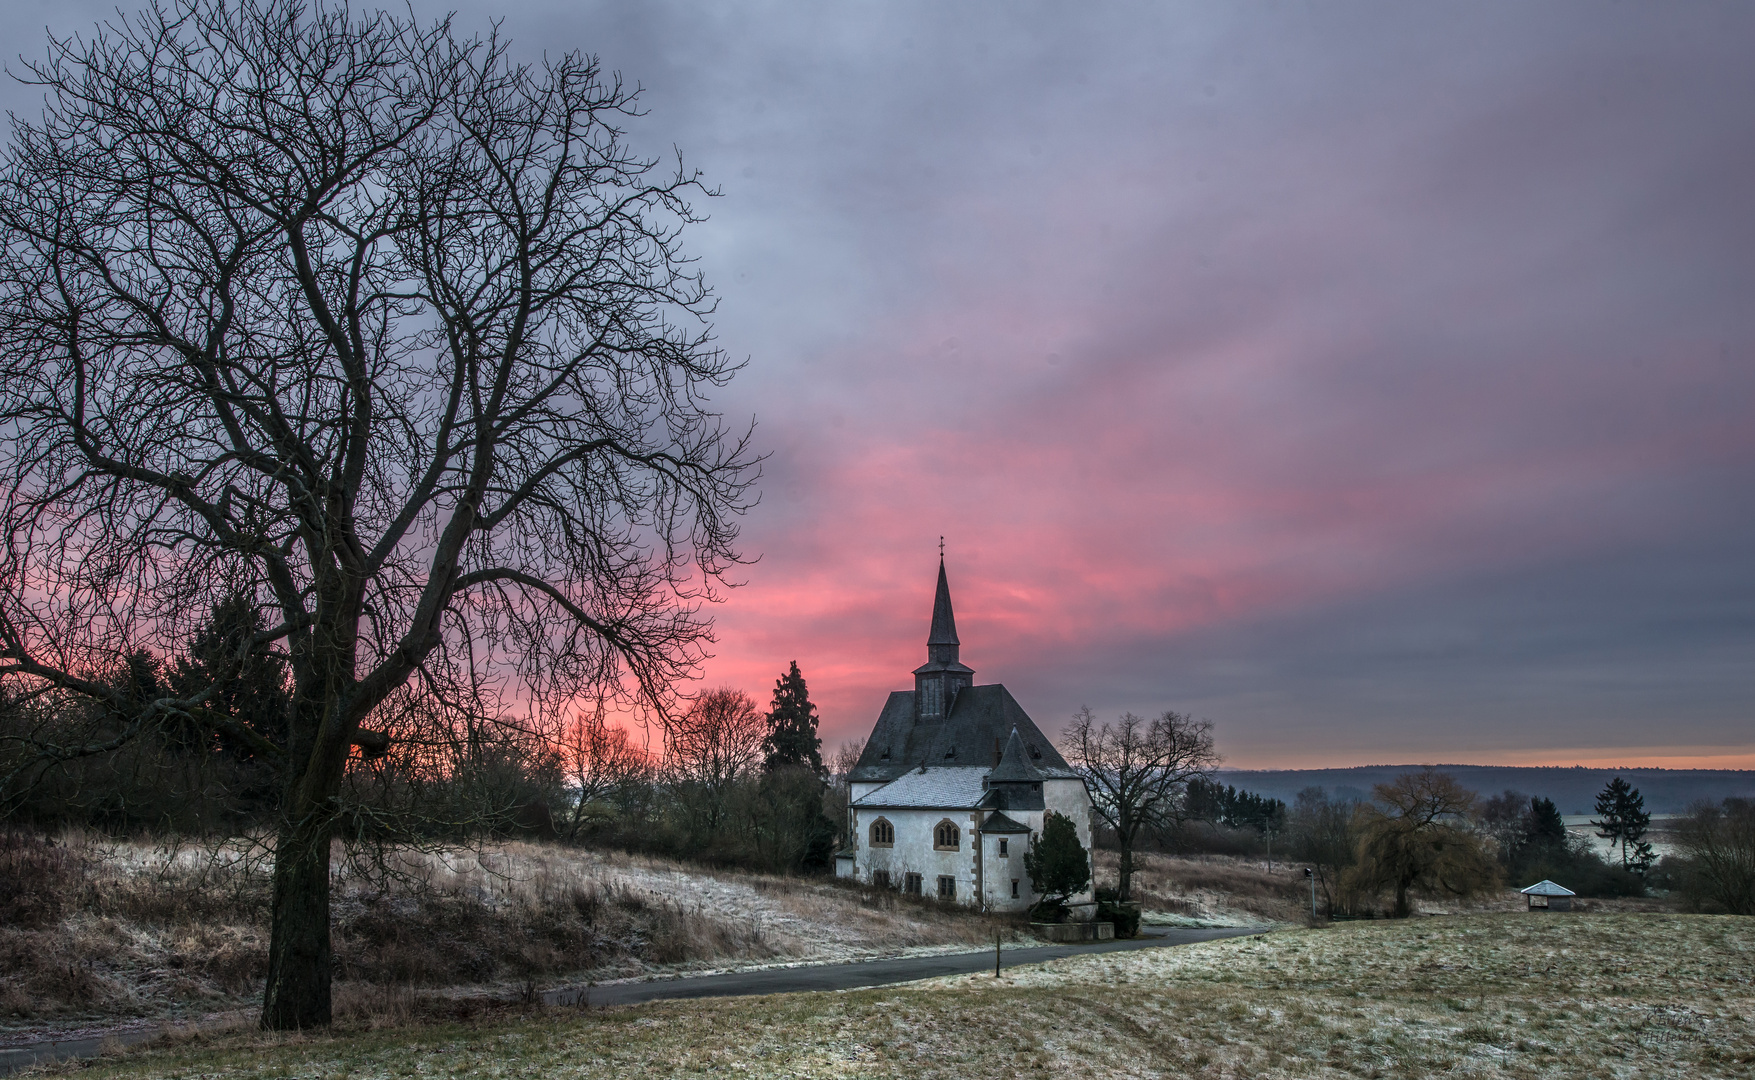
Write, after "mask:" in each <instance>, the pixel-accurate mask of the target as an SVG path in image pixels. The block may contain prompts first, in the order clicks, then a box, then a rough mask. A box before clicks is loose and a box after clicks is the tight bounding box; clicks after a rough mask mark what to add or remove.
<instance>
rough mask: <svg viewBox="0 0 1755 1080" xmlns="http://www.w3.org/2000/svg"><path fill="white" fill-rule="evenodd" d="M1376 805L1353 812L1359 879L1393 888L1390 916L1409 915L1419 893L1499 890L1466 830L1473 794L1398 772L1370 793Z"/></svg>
mask: <svg viewBox="0 0 1755 1080" xmlns="http://www.w3.org/2000/svg"><path fill="white" fill-rule="evenodd" d="M1371 792H1372V794H1373V795H1374V796H1375V797H1376V800H1377V802H1376V804H1372V803H1364V804H1361V805H1360V807H1359V821H1360V831H1361V832H1362V834H1363V836H1362V839H1361V841H1360V856H1361V858H1360V860H1359V865H1358V868H1357V870H1358V874H1359V876H1360V879H1361V880H1363V881H1365V882H1368V883H1370V884H1371V885H1373V886H1378V887H1381V886H1386V885H1387V886H1389V887H1391V888H1393V889H1395V912H1394V914H1395V917H1396V918H1398V919H1400V918H1406V917H1407V916H1408V915H1410V914H1412V913H1413V905H1412V903H1411V902H1410V901H1409V894H1410V892H1412V891H1413V890H1416V889H1420V890H1426V891H1431V892H1441V893H1446V894H1448V895H1451V896H1470V895H1473V894H1476V893H1481V892H1486V891H1489V890H1491V889H1493V888H1495V887H1496V886H1497V885H1498V884H1499V868H1498V866H1497V865H1496V864H1495V863H1494V862H1493V858H1492V856H1491V855H1489V854H1488V853H1487V851H1486V849H1485V846H1484V845H1483V844H1482V841H1481V837H1480V836H1479V835H1478V834H1477V833H1476V832H1475V831H1474V830H1473V828H1471V826H1470V822H1469V817H1470V815H1471V814H1473V813H1474V809H1475V793H1474V792H1472V791H1469V790H1468V789H1466V788H1464V787H1463V786H1462V785H1461V784H1459V783H1457V782H1456V778H1455V777H1453V776H1451V775H1450V774H1449V773H1441V772H1438V771H1436V770H1434V769H1430V768H1428V769H1424V770H1422V771H1420V772H1417V773H1403V774H1402V775H1401V776H1398V777H1396V778H1395V779H1394V780H1392V781H1390V782H1389V783H1387V784H1378V785H1376V786H1374V787H1373V788H1372V789H1371Z"/></svg>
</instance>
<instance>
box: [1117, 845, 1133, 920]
mask: <svg viewBox="0 0 1755 1080" xmlns="http://www.w3.org/2000/svg"><path fill="white" fill-rule="evenodd" d="M1120 846H1121V882H1120V884H1119V886H1118V887H1117V888H1116V890H1115V897H1116V899H1117V900H1119V901H1120V902H1121V903H1123V904H1125V903H1127V901H1128V897H1129V895H1130V893H1129V890H1130V889H1131V888H1132V887H1133V841H1132V839H1127V840H1122V841H1121V845H1120Z"/></svg>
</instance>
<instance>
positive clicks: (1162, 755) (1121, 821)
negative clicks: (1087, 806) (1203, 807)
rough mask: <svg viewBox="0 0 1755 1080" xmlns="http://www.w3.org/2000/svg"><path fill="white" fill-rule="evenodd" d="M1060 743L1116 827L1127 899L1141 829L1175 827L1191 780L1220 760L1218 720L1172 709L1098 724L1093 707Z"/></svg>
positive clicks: (1076, 718) (1095, 804)
mask: <svg viewBox="0 0 1755 1080" xmlns="http://www.w3.org/2000/svg"><path fill="white" fill-rule="evenodd" d="M1060 748H1061V753H1062V754H1063V755H1065V757H1066V760H1067V764H1069V765H1071V766H1072V767H1073V768H1074V769H1076V770H1078V772H1079V775H1080V776H1083V777H1084V778H1085V785H1086V786H1087V787H1088V788H1090V791H1091V808H1092V809H1093V810H1094V811H1096V813H1097V816H1098V817H1100V818H1102V819H1103V822H1104V823H1105V824H1106V825H1108V826H1109V827H1110V828H1112V829H1114V830H1115V836H1116V843H1117V844H1118V845H1119V846H1120V848H1121V860H1120V861H1121V872H1120V876H1121V880H1120V882H1119V883H1118V886H1117V889H1116V892H1117V894H1118V896H1119V898H1120V899H1121V900H1122V901H1124V902H1125V901H1126V900H1127V899H1128V894H1129V889H1130V887H1131V886H1132V883H1133V850H1134V845H1135V844H1136V843H1137V842H1138V840H1139V836H1140V833H1141V832H1142V831H1143V830H1145V829H1148V828H1160V827H1165V826H1168V825H1171V824H1174V823H1175V822H1176V821H1177V820H1178V814H1179V811H1180V809H1181V805H1182V796H1183V793H1184V792H1185V791H1186V790H1187V788H1188V782H1189V781H1190V780H1192V779H1194V778H1195V777H1197V776H1208V775H1210V774H1211V773H1212V771H1213V769H1214V768H1216V767H1217V766H1218V764H1219V754H1218V752H1217V751H1216V750H1214V749H1213V725H1212V723H1211V722H1210V721H1206V720H1195V719H1194V718H1192V717H1190V716H1188V715H1187V714H1186V713H1179V712H1173V711H1166V712H1164V713H1163V714H1162V715H1160V716H1158V717H1156V718H1155V719H1152V720H1147V719H1145V718H1144V717H1141V716H1135V715H1134V714H1133V713H1124V714H1122V717H1121V719H1120V720H1118V721H1116V722H1115V724H1114V725H1110V724H1098V723H1097V718H1096V716H1095V715H1093V714H1092V712H1091V710H1090V708H1089V707H1088V706H1087V707H1084V708H1081V709H1079V711H1078V712H1076V713H1074V714H1073V718H1072V723H1071V724H1070V725H1068V727H1067V729H1066V731H1065V733H1064V734H1063V735H1062V736H1061V740H1060Z"/></svg>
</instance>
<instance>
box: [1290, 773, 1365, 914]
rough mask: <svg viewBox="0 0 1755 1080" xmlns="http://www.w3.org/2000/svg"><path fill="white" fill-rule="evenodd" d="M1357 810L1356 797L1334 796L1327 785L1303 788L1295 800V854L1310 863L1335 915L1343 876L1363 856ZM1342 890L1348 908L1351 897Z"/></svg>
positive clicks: (1293, 836) (1293, 814)
mask: <svg viewBox="0 0 1755 1080" xmlns="http://www.w3.org/2000/svg"><path fill="white" fill-rule="evenodd" d="M1357 810H1358V804H1357V803H1355V802H1354V801H1353V800H1351V799H1331V798H1329V794H1328V791H1327V790H1326V789H1324V788H1322V787H1315V786H1313V787H1307V788H1305V789H1304V790H1302V791H1300V792H1299V793H1298V798H1297V800H1296V801H1295V802H1294V803H1293V804H1292V814H1291V820H1290V821H1289V822H1288V825H1289V827H1290V831H1291V834H1292V854H1293V857H1294V858H1299V859H1303V860H1305V861H1307V862H1309V863H1310V868H1311V871H1312V873H1314V874H1315V876H1316V881H1317V884H1318V885H1320V886H1321V887H1322V896H1323V902H1324V905H1325V906H1326V908H1327V909H1328V912H1329V914H1330V915H1331V916H1332V915H1333V914H1334V912H1335V910H1336V904H1335V901H1336V893H1337V890H1340V884H1341V879H1342V876H1343V874H1344V873H1345V871H1346V870H1347V869H1348V868H1350V867H1351V866H1352V865H1353V863H1354V862H1355V861H1357V859H1358V857H1359V833H1358V829H1357V828H1356V827H1355V824H1354V822H1355V817H1356V811H1357ZM1340 891H1341V897H1340V898H1341V899H1342V901H1343V903H1342V905H1341V906H1342V908H1343V909H1347V908H1348V903H1347V902H1348V901H1350V900H1351V897H1350V896H1349V895H1348V894H1347V893H1346V892H1345V891H1344V890H1340Z"/></svg>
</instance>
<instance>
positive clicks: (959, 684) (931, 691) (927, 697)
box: [914, 537, 975, 718]
mask: <svg viewBox="0 0 1755 1080" xmlns="http://www.w3.org/2000/svg"><path fill="white" fill-rule="evenodd" d="M940 543H943V538H942V537H941V538H940ZM961 644H962V643H961V642H959V641H958V640H957V617H956V615H954V614H953V613H952V612H951V584H950V581H949V580H948V579H946V577H945V556H944V551H943V549H940V551H939V555H938V592H937V593H936V594H935V595H934V596H933V598H932V629H931V630H930V631H929V632H928V633H927V635H926V663H924V664H921V665H920V666H919V667H917V668H915V669H914V715H915V716H916V717H917V718H937V717H942V716H944V715H946V714H947V713H948V712H949V711H950V708H951V703H952V702H953V701H954V700H955V699H956V696H957V691H959V690H961V689H962V688H963V687H965V686H968V685H970V684H971V683H972V682H974V681H975V672H974V670H973V669H971V668H968V667H965V666H963V663H962V661H960V660H959V659H958V658H957V653H958V652H960V651H961V649H960V645H961Z"/></svg>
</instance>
